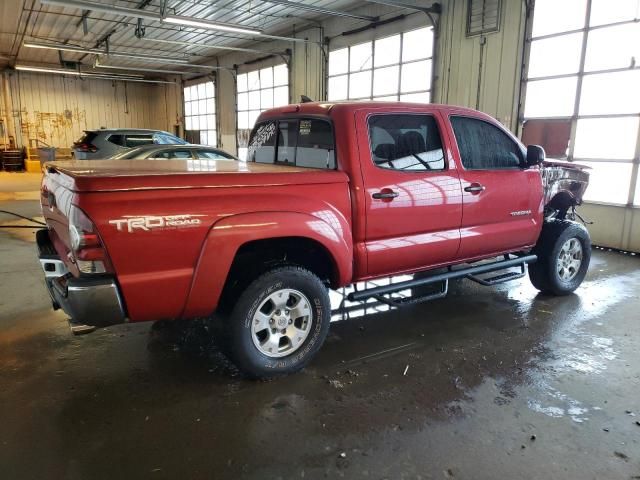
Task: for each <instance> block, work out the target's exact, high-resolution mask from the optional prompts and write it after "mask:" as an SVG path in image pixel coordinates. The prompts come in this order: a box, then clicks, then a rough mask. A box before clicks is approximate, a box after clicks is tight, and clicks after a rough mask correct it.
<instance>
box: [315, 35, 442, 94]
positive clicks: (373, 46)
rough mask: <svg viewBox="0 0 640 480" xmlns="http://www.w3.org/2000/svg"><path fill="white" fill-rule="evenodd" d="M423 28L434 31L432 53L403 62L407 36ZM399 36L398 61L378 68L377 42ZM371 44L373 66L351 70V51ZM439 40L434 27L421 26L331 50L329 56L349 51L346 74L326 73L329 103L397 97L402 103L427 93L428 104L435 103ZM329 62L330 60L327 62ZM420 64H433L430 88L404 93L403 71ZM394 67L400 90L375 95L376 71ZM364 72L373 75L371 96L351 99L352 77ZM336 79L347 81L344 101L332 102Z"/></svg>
mask: <svg viewBox="0 0 640 480" xmlns="http://www.w3.org/2000/svg"><path fill="white" fill-rule="evenodd" d="M423 28H426V29H429V28H431V30H432V50H431V52H430V53H429V54H428V56H426V57H421V58H417V59H411V60H403V46H404V41H405V35H406V34H409V33H411V32H414V31H416V30H421V29H423ZM396 35H398V36H399V37H400V46H399V52H398V61H397V62H394V63H390V64H385V65H379V66H377V67H376V42H377V41H380V40H385V39H387V38H390V37H394V36H396ZM368 43H370V44H371V66H370V67H369V68H365V69H362V70H351V49H352V48H354V47H358V46H360V45H364V44H368ZM437 48H438V47H437V38H436V36H435V33H434V26H433V25H427V26H424V25H421V26H415V27H412V28H409V29H407V30H403V31H400V32H395V33H386V32H385V34H383V35H381V36H379V37H378V36H376V37H374V38H372V39H370V40H367V41H363V42H357V43H353V44H349V45H345V46H340V47H339V48H336V49H334V50H330V51H329V56H330V55H331V53H333V52H336V51H339V50H345V49H346V50H347V60H346V61H347V70H346V71H345V72H342V73H338V74H334V75H331V74H330V72H329V69H328V68H327V73H326V80H327V87H326V88H327V90H326V94H327V100H328V101H330V102H331V101H336V102H338V101H363V100H375V99H376V98H378V99H381V98H384V97H393V96H394V97H395V98H396V100H395V101H402V100H401V97H402V96H403V95H413V94H423V93H426V94H428V97H429V99H428V102H427V103H431V102H432V101H433V91H434V90H433V87H434V80H435V65H434V58H435V52H436V49H437ZM327 62H328V60H327ZM420 62H431V72H430V76H429V88H427V89H418V90H411V91H403V90H402V79H403V74H402V70H403V67H404V66H405V65H410V64H416V63H420ZM392 67H397V68H398V88H397V90H396V91H395V92H393V93H388V94H380V95H376V94H375V93H374V85H375V72H376V70H382V69H386V68H392ZM362 72H370V74H371V85H370V95H368V96H363V97H351V96H350V95H349V92H350V86H351V81H350V76H351V75H353V74H357V73H362ZM336 77H346V80H347V92H346V98H344V99H340V100H331V97H330V91H329V83H330V81H331V79H332V78H336ZM380 101H384V100H380Z"/></svg>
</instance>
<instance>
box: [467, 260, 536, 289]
mask: <svg viewBox="0 0 640 480" xmlns="http://www.w3.org/2000/svg"><path fill="white" fill-rule="evenodd" d="M526 274H527V270H526V269H525V266H524V263H523V264H521V265H520V271H519V272H506V273H501V274H500V275H495V276H493V277H489V278H480V277H478V276H477V275H474V274H472V273H470V274H469V275H467V277H466V278H468V279H469V280H471V281H473V282H476V283H479V284H480V285H484V286H485V287H490V286H491V285H498V284H499V283H505V282H510V281H511V280H516V279H518V278H522V277H524V276H525V275H526Z"/></svg>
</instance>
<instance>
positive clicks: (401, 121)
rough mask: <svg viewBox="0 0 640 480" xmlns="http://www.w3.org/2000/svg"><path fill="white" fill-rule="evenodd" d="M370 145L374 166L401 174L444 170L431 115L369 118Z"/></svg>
mask: <svg viewBox="0 0 640 480" xmlns="http://www.w3.org/2000/svg"><path fill="white" fill-rule="evenodd" d="M369 142H370V146H371V158H372V160H373V163H374V164H375V165H376V166H377V167H380V168H386V169H389V170H403V171H425V170H426V171H431V170H436V171H441V170H444V169H445V166H446V165H445V160H444V151H443V148H442V140H441V137H440V132H439V131H438V125H437V122H436V120H435V118H434V117H433V116H432V115H422V114H384V115H372V116H371V117H369Z"/></svg>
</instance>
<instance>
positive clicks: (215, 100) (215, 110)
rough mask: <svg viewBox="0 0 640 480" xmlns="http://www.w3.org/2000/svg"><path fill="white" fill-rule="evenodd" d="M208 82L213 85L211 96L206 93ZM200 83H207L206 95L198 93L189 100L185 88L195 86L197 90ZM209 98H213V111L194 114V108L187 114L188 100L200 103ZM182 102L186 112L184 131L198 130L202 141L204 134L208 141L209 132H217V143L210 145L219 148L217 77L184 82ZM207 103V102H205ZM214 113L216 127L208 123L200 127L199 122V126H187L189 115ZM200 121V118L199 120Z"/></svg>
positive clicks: (205, 115)
mask: <svg viewBox="0 0 640 480" xmlns="http://www.w3.org/2000/svg"><path fill="white" fill-rule="evenodd" d="M207 83H211V84H212V86H213V96H212V97H209V96H207V94H206V88H207V87H206V84H207ZM199 85H205V86H204V88H205V96H204V97H202V98H200V96H199V94H197V95H196V97H191V98H190V99H189V100H187V99H186V97H185V90H186V89H187V88H193V87H196V91H197V87H198V86H199ZM208 100H213V113H211V112H205V113H201V112H200V111H198V113H197V114H193V110H192V111H191V114H189V115H187V102H189V103H192V104H193V103H198V102H200V101H204V102H207V101H208ZM182 104H183V114H184V125H183V127H184V133H185V134H186V132H187V131H190V132H191V131H197V132H198V135H199V136H200V139H201V141H202V137H203V135H206V137H207V141H208V138H209V133H208V132H211V131H214V132H215V145H210V146H211V147H214V148H217V147H218V145H219V144H220V128H219V127H220V120H219V118H218V85H217V77H215V76H214V77H212V78H211V77H210V78H206V79H204V80H202V79H201V80H200V81H193V82H189V83H188V84H186V85H185V84H183V86H182ZM205 105H206V103H205ZM210 115H213V117H214V120H213V123H214V127H213V128H211V126H209V125H207V128H204V129H202V128H199V127H200V125H199V124H198V128H197V129H196V128H187V117H190V118H193V117H198V119H200V117H207V116H210ZM198 122H199V120H198ZM191 126H192V127H193V125H191Z"/></svg>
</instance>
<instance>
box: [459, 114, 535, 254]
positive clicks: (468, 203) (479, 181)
mask: <svg viewBox="0 0 640 480" xmlns="http://www.w3.org/2000/svg"><path fill="white" fill-rule="evenodd" d="M449 119H450V122H451V128H452V130H451V132H452V134H451V136H452V139H455V141H452V142H451V143H452V144H453V145H452V147H453V149H454V152H456V151H457V152H456V156H457V158H458V159H459V160H460V161H459V162H458V165H460V169H459V173H460V181H461V183H462V201H463V214H462V226H461V228H460V233H461V240H460V250H459V252H458V255H457V257H458V259H459V260H462V259H471V258H475V257H481V256H489V255H491V254H493V253H497V254H499V253H503V252H505V251H509V250H517V249H520V248H522V247H526V246H531V245H533V244H535V242H536V239H537V238H538V235H539V233H540V228H541V222H542V182H541V179H540V172H539V170H538V169H525V168H523V165H524V159H525V153H524V151H523V148H522V147H521V145H520V144H519V143H518V142H517V141H516V140H515V138H514V137H512V136H511V135H510V134H509V133H507V132H506V130H505V129H503V128H502V127H500V126H498V125H497V124H495V123H493V122H490V121H488V120H484V119H481V118H475V117H470V116H464V115H455V114H454V115H451V116H450V117H449Z"/></svg>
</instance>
